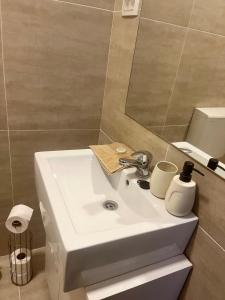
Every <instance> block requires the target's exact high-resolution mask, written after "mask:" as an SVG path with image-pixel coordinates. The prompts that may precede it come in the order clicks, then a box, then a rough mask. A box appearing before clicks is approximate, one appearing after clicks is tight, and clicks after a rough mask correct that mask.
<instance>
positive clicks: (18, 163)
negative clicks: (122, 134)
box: [10, 130, 99, 248]
mask: <svg viewBox="0 0 225 300" xmlns="http://www.w3.org/2000/svg"><path fill="white" fill-rule="evenodd" d="M98 133H99V132H98V131H97V130H96V131H95V130H52V131H11V132H10V140H11V152H12V176H13V186H14V198H15V203H23V204H27V205H29V206H31V207H33V208H34V209H35V213H34V216H33V218H32V222H31V230H32V231H33V233H34V235H35V238H34V239H33V247H34V248H37V247H41V246H43V244H44V240H45V235H44V231H43V225H42V221H41V217H40V211H39V208H38V202H37V196H36V191H35V182H34V153H35V152H38V151H50V150H64V149H65V150H68V149H76V148H87V147H88V145H90V144H96V143H97V141H98Z"/></svg>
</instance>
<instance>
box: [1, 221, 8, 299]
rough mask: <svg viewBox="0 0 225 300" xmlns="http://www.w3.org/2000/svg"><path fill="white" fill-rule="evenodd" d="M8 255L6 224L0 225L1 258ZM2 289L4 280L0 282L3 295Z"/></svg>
mask: <svg viewBox="0 0 225 300" xmlns="http://www.w3.org/2000/svg"><path fill="white" fill-rule="evenodd" d="M8 253H9V247H8V231H7V230H6V228H5V223H0V256H2V255H7V254H8ZM7 258H8V256H7ZM0 266H1V267H2V266H3V265H2V262H1V261H0ZM1 271H2V270H1V269H0V274H1ZM0 279H1V278H0ZM8 279H9V278H8ZM8 282H9V281H8ZM2 289H3V285H2V280H0V290H1V294H2ZM5 289H6V291H5V293H7V286H6V287H5Z"/></svg>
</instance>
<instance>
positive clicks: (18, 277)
mask: <svg viewBox="0 0 225 300" xmlns="http://www.w3.org/2000/svg"><path fill="white" fill-rule="evenodd" d="M15 226H17V225H16V224H15ZM31 245H32V234H31V232H30V231H29V230H26V231H25V232H23V233H18V234H15V233H10V234H9V262H10V275H11V281H12V283H13V284H15V285H18V286H23V285H26V284H27V283H28V282H29V281H30V280H31V278H32V248H31Z"/></svg>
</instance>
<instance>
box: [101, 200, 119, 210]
mask: <svg viewBox="0 0 225 300" xmlns="http://www.w3.org/2000/svg"><path fill="white" fill-rule="evenodd" d="M103 207H104V208H105V209H108V210H116V209H117V208H118V204H117V203H116V202H115V201H113V200H107V201H105V202H104V203H103Z"/></svg>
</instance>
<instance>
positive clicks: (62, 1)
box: [52, 0, 113, 13]
mask: <svg viewBox="0 0 225 300" xmlns="http://www.w3.org/2000/svg"><path fill="white" fill-rule="evenodd" d="M52 1H54V2H58V3H64V4H69V5H75V6H81V7H85V8H91V9H97V10H101V11H106V12H110V13H113V10H110V9H106V8H101V7H97V6H90V5H85V4H80V3H73V2H68V1H64V0H52Z"/></svg>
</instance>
